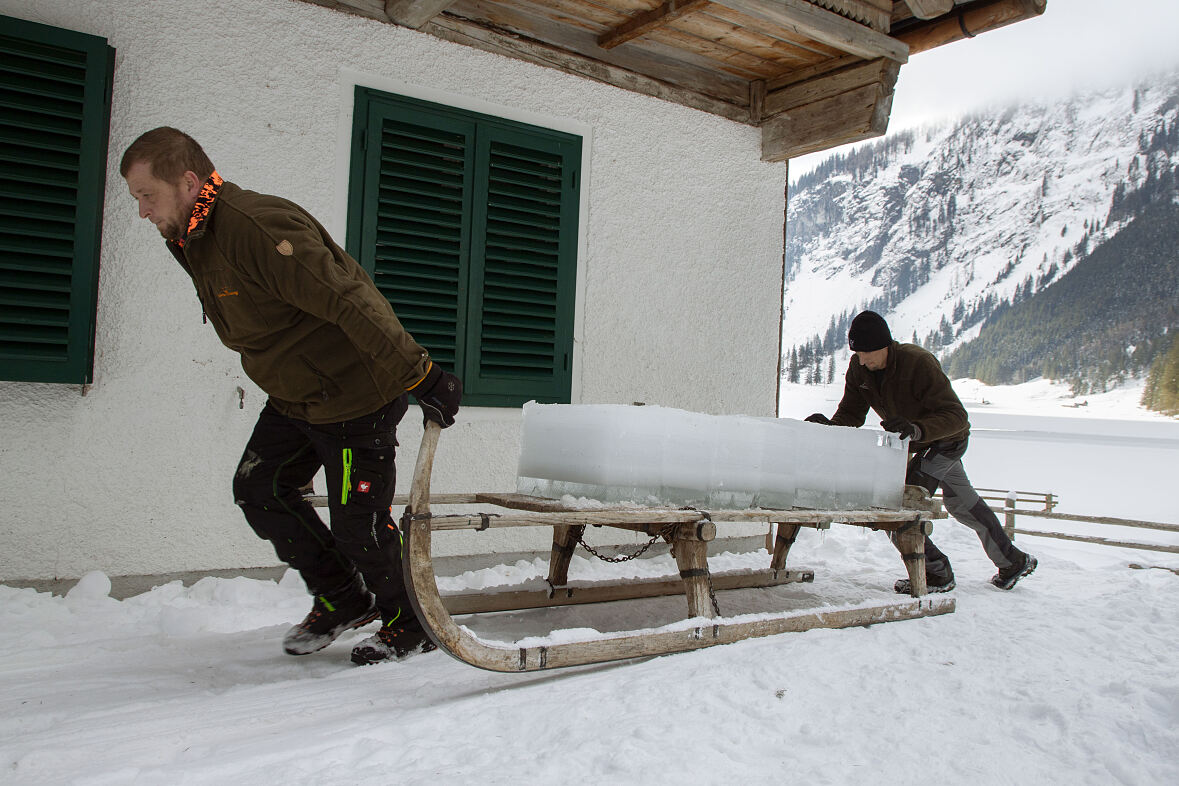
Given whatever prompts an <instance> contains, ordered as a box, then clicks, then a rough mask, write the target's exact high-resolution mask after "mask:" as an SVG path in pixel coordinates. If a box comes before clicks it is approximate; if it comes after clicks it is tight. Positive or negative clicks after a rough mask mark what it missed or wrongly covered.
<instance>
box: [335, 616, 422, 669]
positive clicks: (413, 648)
mask: <svg viewBox="0 0 1179 786" xmlns="http://www.w3.org/2000/svg"><path fill="white" fill-rule="evenodd" d="M436 649H438V647H437V646H436V645H435V644H434V642H432V641H430V637H429V636H427V635H426V634H425V632H424V631H421V630H406V629H405V628H391V627H389V626H387V625H384V626H382V627H381V629H380V630H379V631H377V632H376V633H375V634H373V635H372V636H369V637H368V638H367V639H365V640H364V641H362V642H360V643H359V644H357V645H356V646H355V647H353V648H352V662H353V663H355V664H356V665H357V666H367V665H369V664H371V663H380V662H381V661H386V660H405V659H406V658H408V657H409V656H410V655H415V654H417V653H419V652H430V651H431V650H436Z"/></svg>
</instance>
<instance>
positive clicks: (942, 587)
mask: <svg viewBox="0 0 1179 786" xmlns="http://www.w3.org/2000/svg"><path fill="white" fill-rule="evenodd" d="M956 586H958V585H957V584H956V583H955V582H954V575H953V574H950V575H949V576H948V577H947V576H926V577H925V588H926V589H927V590H928V591H929V592H949V591H950V590H952V589H954V587H956ZM892 588H893V590H894V591H896V593H897V594H898V595H912V594H913V582H911V581H909V579H899V580H898V581H897V583H896V584H893V585H892Z"/></svg>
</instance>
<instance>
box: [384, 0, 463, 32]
mask: <svg viewBox="0 0 1179 786" xmlns="http://www.w3.org/2000/svg"><path fill="white" fill-rule="evenodd" d="M453 2H454V0H385V15H386V16H387V17H389V21H390V22H393V23H394V24H398V25H401V26H402V27H412V28H413V29H414V30H420V29H421V28H422V25H424V24H426V22H429V21H430V20H431V19H433V18H434V17H436V16H438V14H440V13H442V12H443V11H445V10H446V8H447V7H448V6H450V5H451V4H452V3H453Z"/></svg>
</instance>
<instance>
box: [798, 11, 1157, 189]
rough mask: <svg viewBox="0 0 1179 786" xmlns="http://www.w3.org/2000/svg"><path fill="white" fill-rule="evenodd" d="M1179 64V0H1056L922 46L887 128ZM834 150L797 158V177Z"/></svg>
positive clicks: (905, 70) (1120, 80) (899, 88)
mask: <svg viewBox="0 0 1179 786" xmlns="http://www.w3.org/2000/svg"><path fill="white" fill-rule="evenodd" d="M1169 67H1179V0H1048V8H1047V10H1046V11H1045V12H1044V13H1043V14H1042V15H1041V16H1039V17H1036V18H1035V19H1029V20H1026V21H1023V22H1018V23H1016V24H1013V25H1008V26H1007V27H1004V28H1000V29H998V30H992V31H990V32H988V33H983V34H981V35H979V36H978V37H976V38H973V39H967V40H964V41H957V42H955V43H952V44H947V45H946V46H943V47H939V48H937V49H933V50H930V51H928V52H922V53H920V54H917V55H914V56H913V57H912V58H911V59H910V60H909V62H908V63H906V64H905V65H903V66H901V73H900V77H899V78H898V79H897V85H896V93H895V96H894V98H893V105H892V118H891V119H890V121H889V125H888V128H889V131H899V130H902V129H905V128H910V127H912V126H915V125H920V124H922V123H925V122H930V121H937V120H941V119H946V118H952V117H956V116H959V115H962V114H965V113H966V112H969V111H971V110H974V109H980V108H984V107H987V106H990V105H994V104H999V103H1008V102H1012V101H1021V100H1031V101H1040V100H1051V99H1053V98H1059V97H1062V96H1065V95H1068V94H1069V93H1071V92H1074V91H1078V90H1086V89H1090V88H1095V87H1096V88H1101V87H1106V86H1109V85H1113V84H1125V83H1127V82H1129V81H1132V80H1133V79H1134V78H1135V77H1140V76H1143V75H1146V74H1149V73H1152V72H1157V71H1159V70H1162V69H1165V68H1169ZM832 152H833V151H824V152H822V153H816V154H814V155H811V156H803V157H802V158H798V159H794V160H792V161H791V162H790V176H791V179H793V178H795V177H797V176H798V175H800V174H802V173H803V172H805V171H808V170H809V169H811V168H813V167H814V166H815V165H816V164H817V163H818V162H820V161H822V160H823V159H824V158H826V157H827V156H829V155H831V153H832Z"/></svg>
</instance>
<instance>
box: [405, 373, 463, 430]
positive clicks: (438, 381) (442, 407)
mask: <svg viewBox="0 0 1179 786" xmlns="http://www.w3.org/2000/svg"><path fill="white" fill-rule="evenodd" d="M410 392H411V393H413V395H414V398H416V399H417V400H418V406H420V407H421V408H422V414H423V415H424V416H425V419H424V420H422V425H423V426H424V425H426V421H427V420H432V421H434V422H435V423H437V424H438V425H439V426H442V428H446V427H447V426H453V425H454V416H455V415H457V414H458V410H459V402H460V401H462V399H463V383H462V381H461V380H460V379H459V378H458V377H456V376H455V375H454V374H451V373H450V372H449V371H443V370H442V367H441V366H439V365H438V364H437V363H434V364H432V365H431V366H430V370H429V371H427V372H426V376H425V378H424V379H422V381H421V382H419V383H418V384H417V385H416V386H415V387H414V389H413V390H411V391H410Z"/></svg>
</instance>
